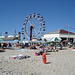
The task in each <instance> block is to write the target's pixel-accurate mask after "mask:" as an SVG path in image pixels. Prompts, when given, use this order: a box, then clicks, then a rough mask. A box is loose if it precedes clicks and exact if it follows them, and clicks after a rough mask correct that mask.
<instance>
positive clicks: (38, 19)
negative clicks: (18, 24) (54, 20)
mask: <svg viewBox="0 0 75 75" xmlns="http://www.w3.org/2000/svg"><path fill="white" fill-rule="evenodd" d="M44 31H45V21H43V16H40V14H36V13H33V14H29V16H28V17H26V18H25V21H24V22H23V26H22V35H23V39H26V38H27V37H29V38H30V41H31V40H32V39H33V38H36V37H37V38H38V37H40V36H41V35H42V34H43V33H44Z"/></svg>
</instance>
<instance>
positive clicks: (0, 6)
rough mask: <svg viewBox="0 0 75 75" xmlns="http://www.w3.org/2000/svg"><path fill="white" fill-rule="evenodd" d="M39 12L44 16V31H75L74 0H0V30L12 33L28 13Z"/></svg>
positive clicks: (18, 27) (19, 29) (19, 26)
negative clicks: (68, 26) (68, 25)
mask: <svg viewBox="0 0 75 75" xmlns="http://www.w3.org/2000/svg"><path fill="white" fill-rule="evenodd" d="M32 13H40V15H41V16H43V17H44V20H45V24H46V33H48V32H51V31H54V30H57V29H65V30H68V28H66V27H67V25H66V24H70V26H71V27H72V28H70V31H71V32H75V29H74V28H75V0H0V32H2V35H5V32H8V34H9V35H14V31H15V29H16V31H17V33H18V31H21V26H22V24H23V21H24V20H25V17H27V16H28V14H32Z"/></svg>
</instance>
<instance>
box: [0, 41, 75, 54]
mask: <svg viewBox="0 0 75 75" xmlns="http://www.w3.org/2000/svg"><path fill="white" fill-rule="evenodd" d="M12 46H14V47H19V46H20V47H21V48H25V47H28V48H29V49H37V48H38V50H39V54H41V55H42V54H43V52H44V51H58V50H62V47H63V45H62V44H61V43H56V44H55V45H54V44H50V45H48V46H46V45H45V44H41V43H40V44H35V43H33V45H32V44H31V43H30V42H29V43H25V44H24V43H19V42H17V43H16V44H11V43H10V42H9V43H0V48H4V47H12ZM71 47H74V48H75V43H69V44H68V48H71Z"/></svg>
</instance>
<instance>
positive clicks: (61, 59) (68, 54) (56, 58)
mask: <svg viewBox="0 0 75 75" xmlns="http://www.w3.org/2000/svg"><path fill="white" fill-rule="evenodd" d="M71 50H72V48H69V49H67V48H66V49H63V50H59V51H58V52H48V53H47V55H46V59H47V63H46V64H43V61H42V56H41V55H40V56H35V52H37V51H38V50H27V51H26V52H21V51H16V50H10V49H6V50H5V52H0V75H75V52H74V51H71ZM18 54H25V55H28V56H30V57H29V58H27V59H21V60H19V59H12V58H11V59H9V57H10V56H11V55H18Z"/></svg>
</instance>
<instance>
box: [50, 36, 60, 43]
mask: <svg viewBox="0 0 75 75" xmlns="http://www.w3.org/2000/svg"><path fill="white" fill-rule="evenodd" d="M51 41H53V42H60V41H61V38H57V37H54V38H53V39H51Z"/></svg>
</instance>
